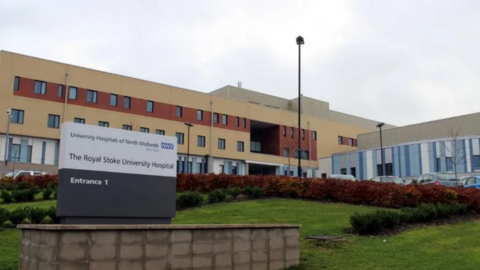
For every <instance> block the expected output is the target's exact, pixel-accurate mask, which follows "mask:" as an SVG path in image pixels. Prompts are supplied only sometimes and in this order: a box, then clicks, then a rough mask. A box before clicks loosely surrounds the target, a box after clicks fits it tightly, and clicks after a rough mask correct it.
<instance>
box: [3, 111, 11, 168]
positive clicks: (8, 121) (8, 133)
mask: <svg viewBox="0 0 480 270" xmlns="http://www.w3.org/2000/svg"><path fill="white" fill-rule="evenodd" d="M11 117H12V109H8V110H7V136H6V138H5V153H4V155H3V169H2V176H5V172H6V171H7V164H8V161H7V152H8V140H9V136H10V121H11V120H12V119H11Z"/></svg>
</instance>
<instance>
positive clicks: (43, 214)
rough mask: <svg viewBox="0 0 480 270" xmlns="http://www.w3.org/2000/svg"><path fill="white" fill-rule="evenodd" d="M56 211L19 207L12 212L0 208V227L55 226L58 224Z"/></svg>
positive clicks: (52, 209)
mask: <svg viewBox="0 0 480 270" xmlns="http://www.w3.org/2000/svg"><path fill="white" fill-rule="evenodd" d="M56 212H57V209H56V208H55V207H54V206H52V207H50V208H46V209H45V208H37V207H28V206H27V207H23V208H22V207H19V208H16V209H15V210H13V211H11V212H10V211H8V210H7V209H5V208H0V227H2V226H5V227H14V226H16V225H18V224H29V223H31V224H40V223H44V224H52V223H54V224H57V223H59V222H60V220H59V218H58V217H57V215H56Z"/></svg>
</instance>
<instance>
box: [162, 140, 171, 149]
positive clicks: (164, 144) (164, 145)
mask: <svg viewBox="0 0 480 270" xmlns="http://www.w3.org/2000/svg"><path fill="white" fill-rule="evenodd" d="M161 146H162V149H167V150H173V148H174V146H173V143H165V142H162V144H161Z"/></svg>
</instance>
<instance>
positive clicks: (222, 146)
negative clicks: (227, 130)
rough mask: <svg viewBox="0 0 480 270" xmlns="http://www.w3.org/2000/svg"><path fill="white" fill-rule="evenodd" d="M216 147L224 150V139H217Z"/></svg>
mask: <svg viewBox="0 0 480 270" xmlns="http://www.w3.org/2000/svg"><path fill="white" fill-rule="evenodd" d="M218 149H222V150H225V139H218Z"/></svg>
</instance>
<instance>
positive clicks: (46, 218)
mask: <svg viewBox="0 0 480 270" xmlns="http://www.w3.org/2000/svg"><path fill="white" fill-rule="evenodd" d="M41 223H42V224H53V220H52V219H51V218H50V217H49V216H46V217H45V218H44V219H43V220H42V222H41Z"/></svg>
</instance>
